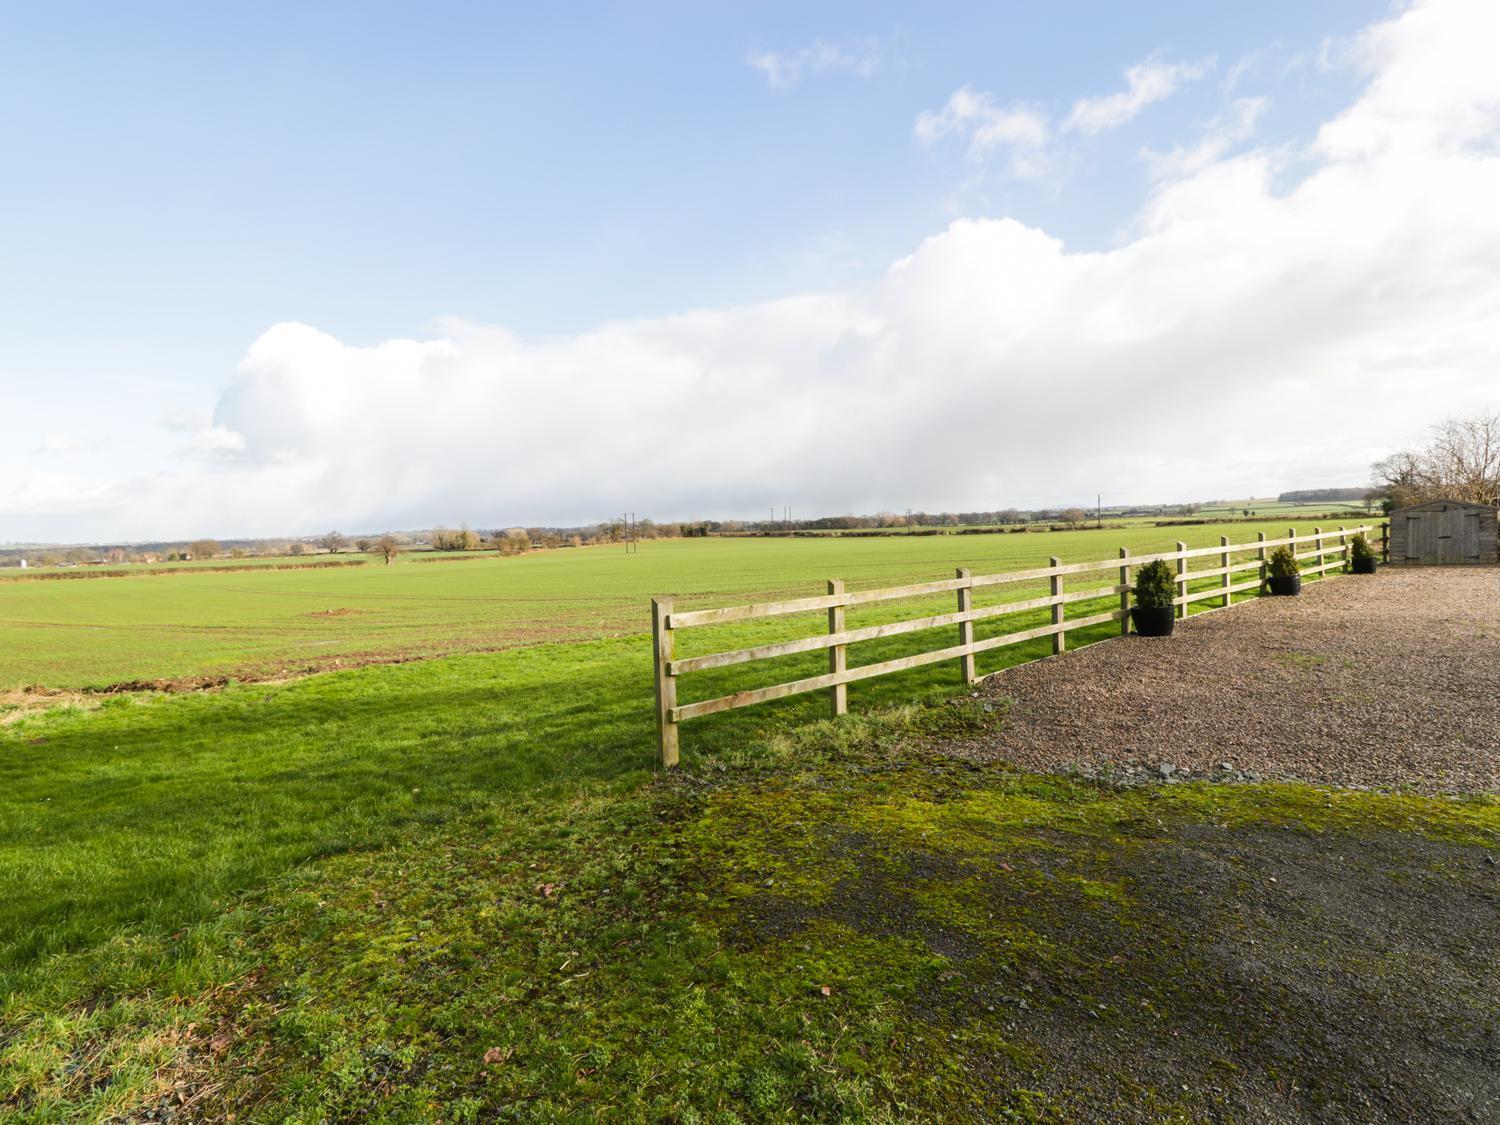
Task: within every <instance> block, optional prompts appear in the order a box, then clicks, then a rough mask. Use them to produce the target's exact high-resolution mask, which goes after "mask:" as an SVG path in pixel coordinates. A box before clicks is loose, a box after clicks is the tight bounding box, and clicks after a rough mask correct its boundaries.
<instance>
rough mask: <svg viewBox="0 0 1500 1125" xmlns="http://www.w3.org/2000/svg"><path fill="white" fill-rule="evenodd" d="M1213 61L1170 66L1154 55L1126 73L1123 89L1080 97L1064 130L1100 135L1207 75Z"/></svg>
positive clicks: (1172, 64) (1074, 104)
mask: <svg viewBox="0 0 1500 1125" xmlns="http://www.w3.org/2000/svg"><path fill="white" fill-rule="evenodd" d="M1212 66H1213V60H1212V59H1205V60H1203V61H1202V62H1196V63H1169V62H1164V61H1162V60H1161V59H1160V58H1158V57H1156V56H1155V55H1153V56H1152V57H1151V58H1149V59H1147V60H1146V61H1145V62H1143V63H1138V64H1136V65H1135V66H1133V67H1131V68H1130V69H1129V70H1127V71H1126V72H1125V89H1123V90H1120V91H1118V92H1116V93H1113V94H1105V95H1103V96H1101V97H1097V98H1080V99H1079V100H1078V101H1076V102H1074V103H1073V110H1072V112H1071V113H1069V114H1068V117H1067V120H1065V121H1064V122H1063V128H1064V129H1070V130H1077V131H1078V132H1080V133H1084V134H1089V133H1099V132H1103V131H1104V130H1105V129H1116V128H1118V127H1119V126H1121V125H1124V124H1125V123H1126V122H1127V121H1130V120H1132V119H1133V118H1134V117H1135V116H1136V115H1137V114H1139V113H1140V112H1141V110H1143V109H1145V108H1146V107H1147V106H1148V105H1152V104H1153V103H1155V102H1159V101H1162V100H1163V99H1164V98H1169V97H1171V96H1172V95H1173V94H1175V93H1176V92H1177V90H1178V89H1179V88H1180V87H1181V86H1182V85H1184V84H1185V83H1188V82H1195V81H1197V80H1198V79H1199V78H1202V77H1203V76H1204V75H1205V74H1207V73H1208V71H1209V69H1210V68H1211V67H1212Z"/></svg>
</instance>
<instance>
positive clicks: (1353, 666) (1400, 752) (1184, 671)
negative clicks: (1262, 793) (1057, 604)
mask: <svg viewBox="0 0 1500 1125" xmlns="http://www.w3.org/2000/svg"><path fill="white" fill-rule="evenodd" d="M979 690H980V691H981V693H987V694H988V695H990V696H992V697H996V698H1006V699H1009V700H1010V712H1009V716H1008V721H1007V722H1005V723H1004V724H1002V725H1001V727H1000V729H999V730H998V732H997V733H996V734H994V735H993V736H986V738H985V739H984V740H983V741H981V742H980V743H977V744H971V745H968V746H965V747H961V748H958V749H957V752H958V753H961V754H964V755H965V756H975V757H980V758H984V759H987V760H1003V761H1006V762H1009V763H1011V764H1013V765H1015V766H1017V767H1019V768H1023V769H1030V770H1058V769H1067V768H1079V769H1082V770H1083V771H1084V772H1085V773H1088V774H1096V773H1104V772H1106V771H1107V772H1108V773H1110V774H1111V775H1114V776H1120V775H1122V774H1123V775H1124V776H1125V777H1126V778H1127V779H1128V778H1130V777H1141V776H1152V775H1156V776H1161V775H1163V774H1167V773H1172V774H1174V775H1175V774H1178V773H1181V774H1187V775H1189V776H1191V775H1198V776H1211V777H1213V776H1218V777H1227V778H1230V779H1233V778H1239V777H1245V776H1249V777H1250V778H1251V779H1252V780H1253V779H1258V778H1264V779H1272V778H1296V779H1301V780H1306V781H1315V782H1326V783H1332V784H1338V785H1361V786H1378V787H1409V788H1412V789H1415V790H1419V791H1425V792H1442V791H1487V792H1500V569H1496V568H1485V567H1442V568H1421V567H1418V568H1411V569H1406V568H1401V569H1395V568H1382V569H1381V571H1380V573H1379V574H1377V575H1376V576H1374V577H1372V578H1367V577H1341V578H1336V579H1333V580H1330V581H1318V582H1310V583H1308V584H1307V585H1306V586H1304V588H1303V592H1302V596H1301V597H1297V598H1261V599H1258V600H1255V601H1252V602H1246V603H1243V604H1240V605H1237V606H1235V607H1234V608H1232V609H1230V610H1227V611H1221V612H1216V613H1207V614H1203V615H1201V616H1196V617H1193V618H1191V619H1189V620H1188V621H1185V622H1183V621H1179V622H1178V623H1177V631H1176V633H1175V635H1173V636H1171V637H1165V638H1145V637H1136V636H1131V637H1129V638H1127V639H1122V640H1112V641H1109V642H1106V643H1103V644H1097V645H1092V646H1090V647H1088V648H1082V649H1078V650H1075V651H1073V652H1070V653H1067V654H1065V655H1063V656H1061V657H1056V658H1053V659H1049V660H1043V661H1039V662H1036V663H1033V664H1025V665H1020V666H1018V667H1015V668H1009V669H1006V670H1005V671H1003V672H1000V673H998V674H996V675H994V676H992V677H990V678H989V679H987V680H985V681H984V682H983V683H982V684H981V685H980V688H979ZM1226 763H1227V764H1229V766H1230V767H1232V768H1231V769H1230V770H1226V769H1225V768H1224V765H1225V764H1226Z"/></svg>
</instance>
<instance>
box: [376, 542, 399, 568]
mask: <svg viewBox="0 0 1500 1125" xmlns="http://www.w3.org/2000/svg"><path fill="white" fill-rule="evenodd" d="M375 551H376V553H377V554H379V555H381V556H383V557H384V558H385V565H386V566H390V565H391V561H392V560H393V559H395V557H396V556H397V555H399V554H400V553H401V544H400V543H397V542H396V537H395V536H394V535H382V536H381V537H380V538H379V539H377V540H376V541H375Z"/></svg>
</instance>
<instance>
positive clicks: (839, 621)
mask: <svg viewBox="0 0 1500 1125" xmlns="http://www.w3.org/2000/svg"><path fill="white" fill-rule="evenodd" d="M843 592H844V583H843V580H842V579H840V578H830V579H829V580H828V593H829V595H830V596H832V595H834V594H842V593H843ZM843 631H844V607H843V606H841V605H833V606H829V607H828V632H829V635H830V636H831V637H837V636H838V635H839V634H840V633H842V632H843ZM848 651H849V650H848V649H847V648H846V647H845V646H844V645H842V644H831V645H829V647H828V671H829V672H830V673H832V674H833V675H837V674H838V673H840V672H842V671H844V669H846V668H847V667H849V662H848V659H847V655H846V654H847V653H848ZM829 707H830V709H831V710H832V712H833V717H834V718H835V719H837V718H838V717H839V716H840V715H847V714H848V713H849V685H847V684H834V685H833V692H832V695H831V696H830V698H829Z"/></svg>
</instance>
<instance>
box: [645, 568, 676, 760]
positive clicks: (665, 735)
mask: <svg viewBox="0 0 1500 1125" xmlns="http://www.w3.org/2000/svg"><path fill="white" fill-rule="evenodd" d="M671 613H672V599H671V598H652V599H651V640H652V645H653V647H654V648H655V650H656V741H657V751H658V760H659V761H660V762H661V764H662V765H663V766H664V767H666V768H669V769H670V768H671V767H672V766H675V765H676V764H677V723H676V722H675V721H674V720H673V718H672V711H673V709H674V708H676V706H677V680H676V679H675V678H674V677H673V676H672V674H671V670H670V669H669V668H668V664H669V663H670V662H671V660H672V627H671V623H670V622H671Z"/></svg>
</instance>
